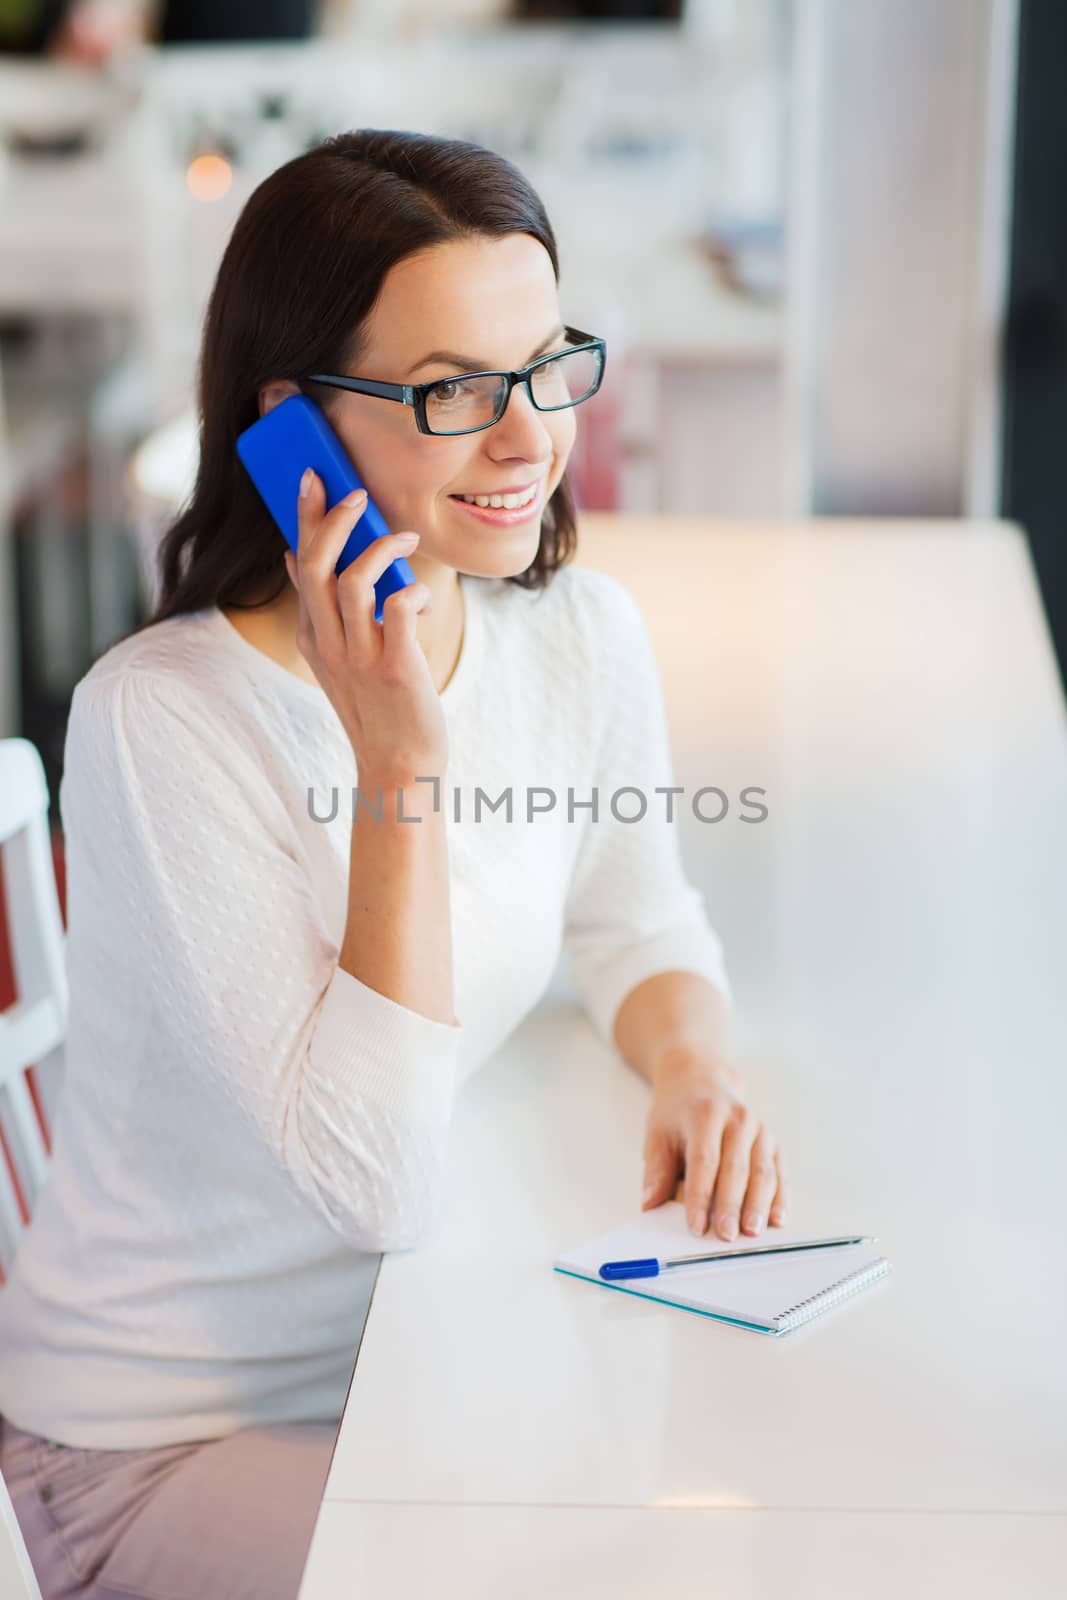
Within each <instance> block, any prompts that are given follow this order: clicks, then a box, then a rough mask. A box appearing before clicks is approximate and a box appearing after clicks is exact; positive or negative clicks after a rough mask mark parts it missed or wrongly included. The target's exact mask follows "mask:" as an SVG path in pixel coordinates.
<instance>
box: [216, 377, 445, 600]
mask: <svg viewBox="0 0 1067 1600" xmlns="http://www.w3.org/2000/svg"><path fill="white" fill-rule="evenodd" d="M237 454H238V455H239V456H240V458H241V460H242V462H243V463H244V466H245V470H246V471H247V473H248V476H249V477H250V478H251V479H252V482H253V483H254V484H255V486H256V488H257V489H258V490H259V494H260V498H261V499H262V501H263V503H264V505H265V506H266V507H267V510H268V511H269V512H270V514H271V516H272V517H273V518H274V520H275V522H276V523H277V525H278V528H279V529H280V531H281V532H282V534H284V536H285V541H286V543H287V544H288V546H289V548H290V549H291V550H292V551H294V552H295V551H296V549H297V544H298V542H299V535H298V528H299V523H298V520H297V499H298V496H299V493H300V479H301V478H302V477H303V474H304V468H305V467H311V469H312V470H313V471H314V472H317V473H318V475H319V477H320V478H321V479H322V481H323V483H324V484H325V486H326V505H327V509H330V508H332V507H333V506H335V505H336V504H337V502H338V501H339V500H343V499H344V497H345V495H346V494H351V493H352V490H353V489H365V488H366V484H365V483H364V482H363V480H362V478H361V477H360V476H359V473H358V472H357V471H356V469H355V467H354V466H353V465H352V462H351V461H350V460H349V458H348V453H347V451H346V450H345V447H344V445H343V444H342V443H341V441H340V439H339V438H338V437H337V435H336V433H334V431H333V429H332V428H331V427H330V424H329V423H328V422H327V420H326V416H325V413H324V412H323V411H322V409H321V408H320V407H319V406H317V405H316V404H315V402H314V401H313V400H309V399H308V397H307V395H303V394H294V395H290V396H289V398H288V400H283V401H282V402H281V404H280V405H276V406H275V407H274V408H273V410H271V411H268V412H267V414H266V416H264V417H260V419H259V421H258V422H253V424H252V426H251V427H250V428H246V429H245V430H244V432H243V433H241V434H238V436H237ZM389 531H390V530H389V528H388V526H387V524H386V521H385V518H384V517H383V516H382V514H381V512H380V511H379V510H378V507H377V506H376V505H375V504H374V501H373V500H372V499H371V498H370V495H369V494H368V496H367V504H366V507H365V508H364V511H363V515H362V516H361V517H360V519H359V521H358V522H357V523H356V525H355V527H354V528H353V529H352V532H351V533H350V534H349V536H348V539H347V541H346V543H345V547H344V549H343V550H342V551H341V554H340V556H339V557H338V558H337V565H336V566H335V567H334V569H333V570H334V574H335V576H336V577H338V578H339V577H340V576H341V574H342V572H343V571H344V570H345V568H346V567H347V566H349V565H350V564H351V563H352V562H353V561H354V560H355V559H356V557H357V556H358V555H361V554H362V553H363V551H364V550H365V549H366V548H367V546H368V545H369V544H373V543H374V541H375V539H381V538H382V537H383V536H384V535H385V534H387V533H388V532H389ZM414 582H415V574H414V573H413V572H412V570H411V567H410V566H409V565H408V563H407V561H405V559H404V557H403V556H397V558H396V560H395V561H393V562H391V563H390V564H389V566H387V567H386V569H385V571H384V572H383V573H382V575H381V577H380V578H379V579H378V581H377V583H376V584H375V585H374V620H375V622H381V620H382V606H383V604H384V603H385V601H386V600H387V599H388V597H389V596H390V595H391V594H395V592H396V591H397V590H398V589H406V588H407V587H408V585H409V584H412V583H414Z"/></svg>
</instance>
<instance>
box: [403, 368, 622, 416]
mask: <svg viewBox="0 0 1067 1600" xmlns="http://www.w3.org/2000/svg"><path fill="white" fill-rule="evenodd" d="M599 379H600V354H599V352H598V351H597V350H564V351H562V352H561V353H560V354H559V355H558V356H556V358H555V359H554V360H553V361H546V362H545V363H544V364H543V365H542V366H540V367H535V368H534V370H533V372H531V374H530V385H531V388H532V389H533V398H534V404H535V405H536V406H537V408H538V410H540V411H560V410H563V409H564V408H565V407H567V406H575V405H577V404H578V403H579V401H581V400H585V399H588V397H589V395H591V394H592V393H593V391H594V390H595V389H596V386H597V383H598V382H599ZM505 387H506V385H505V383H504V380H503V379H502V378H498V377H496V376H494V375H490V376H489V377H462V376H461V377H456V378H445V379H442V381H441V382H440V383H437V384H435V385H434V387H433V388H432V389H431V390H430V391H429V393H428V394H427V396H426V421H427V423H428V425H429V427H430V428H432V429H433V431H434V433H465V432H467V431H469V430H470V429H473V428H484V427H487V426H488V425H489V423H491V422H495V421H496V419H497V417H498V416H499V415H500V413H501V410H502V408H503V399H504V390H505Z"/></svg>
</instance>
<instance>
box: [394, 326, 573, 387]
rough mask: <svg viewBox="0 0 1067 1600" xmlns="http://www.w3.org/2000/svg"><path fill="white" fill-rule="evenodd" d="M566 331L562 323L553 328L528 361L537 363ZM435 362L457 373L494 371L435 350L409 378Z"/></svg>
mask: <svg viewBox="0 0 1067 1600" xmlns="http://www.w3.org/2000/svg"><path fill="white" fill-rule="evenodd" d="M566 331H567V330H566V328H565V327H564V326H563V324H562V322H561V323H560V324H559V326H558V327H557V328H553V329H552V332H551V333H550V334H549V335H548V338H547V339H542V340H541V343H540V344H539V345H538V346H537V349H536V350H535V351H534V352H533V354H532V355H530V356H528V357H527V358H526V359H527V361H528V362H529V361H536V360H537V358H538V356H543V355H544V354H545V352H546V351H547V349H548V347H549V345H550V344H553V343H554V342H555V341H556V340H557V339H558V338H559V336H560V334H561V333H566ZM434 361H442V362H447V364H448V365H449V366H451V367H455V369H456V371H457V372H486V371H490V370H492V368H491V365H490V363H489V362H488V361H474V360H472V359H471V357H470V356H461V355H457V354H456V352H455V351H454V350H434V351H433V352H432V353H431V354H430V355H428V356H423V358H422V360H421V361H416V363H415V365H414V366H413V367H409V368H408V371H407V376H408V377H409V378H410V377H411V376H412V375H413V374H414V373H416V372H418V370H419V368H420V367H428V366H429V365H430V364H431V362H434Z"/></svg>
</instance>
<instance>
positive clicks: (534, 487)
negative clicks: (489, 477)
mask: <svg viewBox="0 0 1067 1600" xmlns="http://www.w3.org/2000/svg"><path fill="white" fill-rule="evenodd" d="M540 487H541V481H540V479H538V480H537V481H536V482H534V483H527V484H525V485H523V487H522V488H518V489H501V490H497V491H494V492H492V493H490V494H456V495H453V496H452V497H451V498H452V499H453V500H462V501H463V503H464V505H468V506H470V505H474V506H482V507H483V508H484V507H492V508H493V509H495V510H505V511H518V510H519V509H520V508H521V507H522V506H527V505H530V504H532V502H533V501H534V500H535V499H536V498H537V494H538V491H539V489H540Z"/></svg>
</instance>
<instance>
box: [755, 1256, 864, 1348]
mask: <svg viewBox="0 0 1067 1600" xmlns="http://www.w3.org/2000/svg"><path fill="white" fill-rule="evenodd" d="M888 1271H889V1262H888V1261H887V1260H885V1259H883V1260H881V1261H872V1262H871V1263H870V1265H869V1266H866V1267H857V1269H856V1271H855V1272H850V1273H849V1274H848V1277H847V1278H841V1279H840V1281H839V1282H837V1283H835V1284H834V1285H833V1287H832V1288H830V1289H821V1290H820V1291H819V1293H818V1294H813V1295H809V1296H808V1298H807V1299H806V1300H798V1301H797V1303H796V1305H795V1306H790V1307H789V1309H788V1310H787V1311H783V1312H782V1314H781V1316H780V1317H777V1318H776V1319H775V1326H776V1327H777V1330H778V1332H779V1333H788V1332H789V1330H790V1329H791V1328H799V1327H800V1325H801V1323H803V1322H810V1321H811V1319H812V1317H817V1316H819V1315H820V1313H821V1312H823V1311H829V1309H830V1307H831V1306H835V1305H837V1304H838V1302H839V1301H841V1300H847V1299H848V1297H849V1295H853V1294H856V1293H857V1292H858V1291H859V1290H860V1289H865V1288H866V1287H867V1285H868V1284H869V1283H874V1282H875V1280H876V1279H878V1278H884V1277H885V1275H886V1273H887V1272H888Z"/></svg>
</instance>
